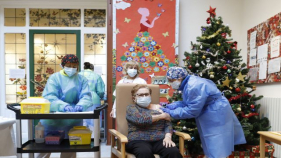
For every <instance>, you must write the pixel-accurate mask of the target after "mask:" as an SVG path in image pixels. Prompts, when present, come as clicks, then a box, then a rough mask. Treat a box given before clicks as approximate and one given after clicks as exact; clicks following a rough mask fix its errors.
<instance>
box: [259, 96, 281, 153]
mask: <svg viewBox="0 0 281 158" xmlns="http://www.w3.org/2000/svg"><path fill="white" fill-rule="evenodd" d="M257 103H259V104H261V107H260V116H261V117H267V118H268V119H269V123H270V126H271V128H270V129H269V130H270V131H281V123H280V121H281V98H269V97H265V98H262V99H261V100H259V101H258V102H257ZM273 145H274V148H275V152H274V157H277V158H281V145H278V144H275V143H273Z"/></svg>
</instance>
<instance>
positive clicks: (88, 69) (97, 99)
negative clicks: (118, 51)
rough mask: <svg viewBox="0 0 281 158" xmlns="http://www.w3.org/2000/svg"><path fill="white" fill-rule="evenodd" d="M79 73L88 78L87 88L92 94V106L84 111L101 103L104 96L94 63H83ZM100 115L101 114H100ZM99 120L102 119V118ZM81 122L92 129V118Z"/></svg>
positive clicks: (93, 108) (103, 87)
mask: <svg viewBox="0 0 281 158" xmlns="http://www.w3.org/2000/svg"><path fill="white" fill-rule="evenodd" d="M79 74H80V75H83V76H84V77H86V78H87V79H88V85H89V90H90V92H91V94H92V103H93V106H91V107H90V108H88V109H87V110H86V111H93V110H95V109H96V108H97V107H99V106H100V105H101V100H103V98H104V92H105V85H104V82H103V80H102V78H101V76H100V75H99V74H97V73H95V72H94V65H93V64H91V63H89V62H85V63H84V70H82V71H81V72H79ZM101 113H102V112H101ZM100 117H102V116H101V115H100ZM100 120H101V121H102V119H100ZM83 124H84V126H87V127H88V128H89V129H90V130H92V131H94V121H93V119H85V120H84V123H83ZM100 125H101V123H100ZM93 136H94V135H92V137H93Z"/></svg>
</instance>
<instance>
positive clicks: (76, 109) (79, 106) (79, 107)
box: [74, 105, 83, 112]
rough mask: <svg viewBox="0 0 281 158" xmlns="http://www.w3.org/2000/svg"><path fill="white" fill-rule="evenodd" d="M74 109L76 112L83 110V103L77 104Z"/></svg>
mask: <svg viewBox="0 0 281 158" xmlns="http://www.w3.org/2000/svg"><path fill="white" fill-rule="evenodd" d="M74 111H75V112H82V111H83V107H82V106H81V105H75V107H74Z"/></svg>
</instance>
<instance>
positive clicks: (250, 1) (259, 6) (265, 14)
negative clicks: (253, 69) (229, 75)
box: [241, 0, 281, 98]
mask: <svg viewBox="0 0 281 158" xmlns="http://www.w3.org/2000/svg"><path fill="white" fill-rule="evenodd" d="M242 5H243V21H241V22H242V34H241V35H242V40H241V44H242V45H241V46H242V49H243V50H244V51H243V59H244V61H246V59H247V52H246V50H247V30H248V29H250V28H252V27H254V26H256V25H258V24H260V23H261V22H263V21H265V20H267V19H269V18H270V17H272V16H274V15H275V14H277V13H279V12H281V2H280V0H266V1H265V0H246V1H243V2H242ZM280 89H281V83H278V82H277V83H270V84H260V85H259V84H257V90H256V91H255V94H257V95H263V96H264V97H273V98H281V93H280Z"/></svg>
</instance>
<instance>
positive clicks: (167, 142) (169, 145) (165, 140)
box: [163, 136, 176, 148]
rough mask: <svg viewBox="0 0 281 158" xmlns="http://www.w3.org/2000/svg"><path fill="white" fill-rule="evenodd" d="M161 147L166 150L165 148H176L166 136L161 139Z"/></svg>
mask: <svg viewBox="0 0 281 158" xmlns="http://www.w3.org/2000/svg"><path fill="white" fill-rule="evenodd" d="M163 146H165V147H166V148H167V147H174V146H176V144H175V143H174V142H173V141H172V139H171V137H169V136H166V137H165V138H164V139H163Z"/></svg>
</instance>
